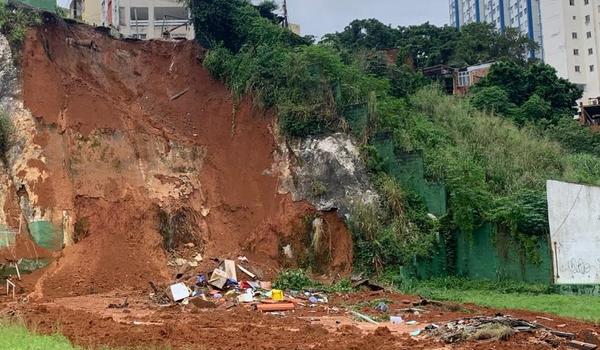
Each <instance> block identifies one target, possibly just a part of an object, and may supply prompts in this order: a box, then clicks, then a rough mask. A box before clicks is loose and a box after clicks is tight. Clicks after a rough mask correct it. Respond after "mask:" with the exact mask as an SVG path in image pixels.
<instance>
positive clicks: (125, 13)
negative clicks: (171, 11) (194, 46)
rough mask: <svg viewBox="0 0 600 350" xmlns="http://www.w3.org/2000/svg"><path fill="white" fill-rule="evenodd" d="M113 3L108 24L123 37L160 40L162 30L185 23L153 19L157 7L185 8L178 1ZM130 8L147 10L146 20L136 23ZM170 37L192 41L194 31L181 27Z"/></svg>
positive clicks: (132, 0)
mask: <svg viewBox="0 0 600 350" xmlns="http://www.w3.org/2000/svg"><path fill="white" fill-rule="evenodd" d="M104 2H106V0H104ZM113 2H114V12H113V13H114V14H113V21H112V23H108V24H109V25H112V26H113V27H115V28H117V29H118V31H119V33H121V34H122V35H123V36H125V37H136V36H138V35H139V36H140V37H142V38H144V39H158V38H161V34H162V30H163V29H172V28H175V27H176V26H178V25H180V24H183V23H185V22H186V21H181V20H175V19H169V20H167V21H165V22H164V23H163V21H162V20H156V19H155V16H154V14H155V10H156V8H158V7H182V8H183V7H185V5H184V4H183V3H182V2H180V1H178V0H113ZM132 7H137V8H148V20H145V21H144V20H138V21H137V23H136V21H135V20H134V18H132V16H131V8H132ZM106 11H107V9H106V5H103V12H106ZM102 18H103V19H104V18H106V15H105V14H104V15H103V17H102ZM163 24H164V25H163ZM171 35H172V37H182V38H186V39H188V40H192V39H194V29H193V26H192V25H191V24H190V25H188V26H187V27H185V26H183V27H180V28H177V29H175V30H173V31H172V33H171Z"/></svg>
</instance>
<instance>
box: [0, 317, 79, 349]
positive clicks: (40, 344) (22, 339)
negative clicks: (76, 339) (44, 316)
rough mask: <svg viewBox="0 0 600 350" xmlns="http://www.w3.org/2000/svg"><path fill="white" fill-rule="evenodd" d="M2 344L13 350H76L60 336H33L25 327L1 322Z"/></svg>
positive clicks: (0, 341) (3, 346)
mask: <svg viewBox="0 0 600 350" xmlns="http://www.w3.org/2000/svg"><path fill="white" fill-rule="evenodd" d="M0 344H2V345H1V347H2V349H11V350H75V349H79V348H76V347H73V346H72V345H71V343H70V342H69V340H67V338H65V337H64V336H62V335H60V334H54V335H38V334H33V333H32V332H30V331H29V330H27V328H25V326H22V325H18V324H12V323H8V322H1V321H0Z"/></svg>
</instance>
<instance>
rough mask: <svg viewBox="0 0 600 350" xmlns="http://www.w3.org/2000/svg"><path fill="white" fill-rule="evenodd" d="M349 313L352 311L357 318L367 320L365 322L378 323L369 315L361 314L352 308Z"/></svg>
mask: <svg viewBox="0 0 600 350" xmlns="http://www.w3.org/2000/svg"><path fill="white" fill-rule="evenodd" d="M350 313H352V314H353V315H354V316H356V317H358V318H361V319H363V320H365V321H367V322H369V323H372V324H379V322H377V321H375V320H373V319H372V318H370V317H369V316H367V315H363V314H361V313H360V312H357V311H354V310H352V311H350Z"/></svg>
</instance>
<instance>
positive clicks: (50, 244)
mask: <svg viewBox="0 0 600 350" xmlns="http://www.w3.org/2000/svg"><path fill="white" fill-rule="evenodd" d="M28 227H29V232H30V233H31V238H33V241H34V242H35V243H36V244H37V245H39V246H41V247H44V248H46V249H48V250H52V251H56V250H60V249H62V246H63V240H64V236H63V230H62V228H61V227H56V226H55V225H54V224H53V223H51V222H50V221H45V220H40V221H33V222H30V223H29V226H28Z"/></svg>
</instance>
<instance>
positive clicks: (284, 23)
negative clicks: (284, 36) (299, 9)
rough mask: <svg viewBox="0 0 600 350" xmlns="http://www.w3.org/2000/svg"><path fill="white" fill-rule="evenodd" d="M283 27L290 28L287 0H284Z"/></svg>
mask: <svg viewBox="0 0 600 350" xmlns="http://www.w3.org/2000/svg"><path fill="white" fill-rule="evenodd" d="M283 27H284V28H286V29H287V28H289V22H288V11H287V0H283Z"/></svg>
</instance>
